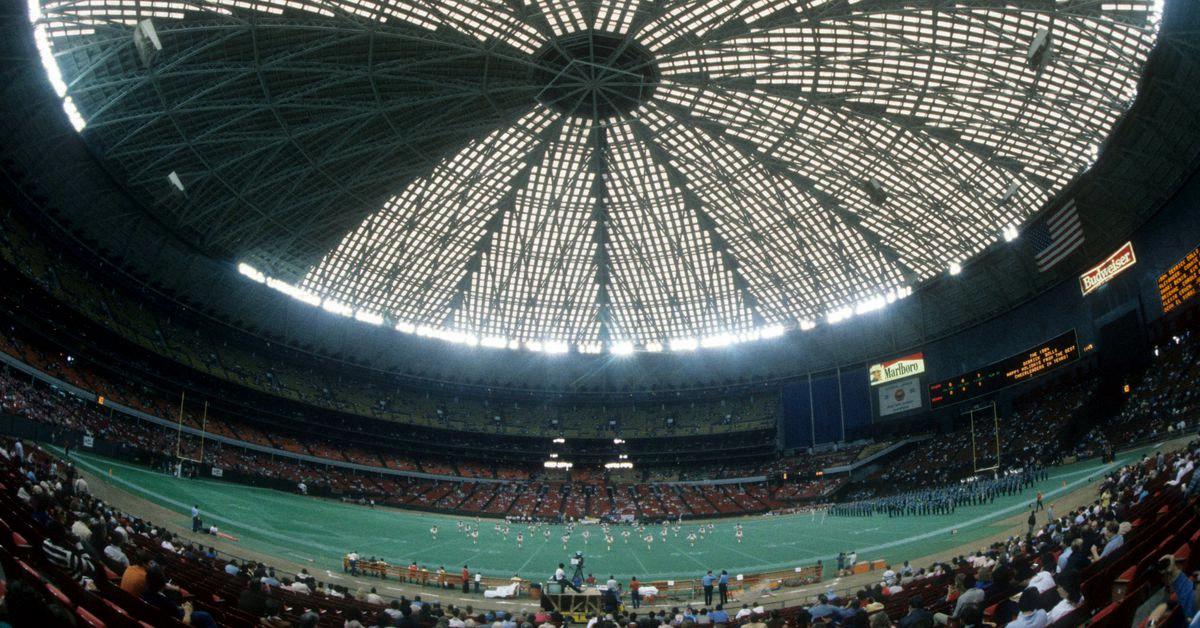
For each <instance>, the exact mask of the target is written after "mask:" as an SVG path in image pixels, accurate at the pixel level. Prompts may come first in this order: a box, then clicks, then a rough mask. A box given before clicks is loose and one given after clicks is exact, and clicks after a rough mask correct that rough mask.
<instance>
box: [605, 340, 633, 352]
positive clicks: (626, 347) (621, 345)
mask: <svg viewBox="0 0 1200 628" xmlns="http://www.w3.org/2000/svg"><path fill="white" fill-rule="evenodd" d="M608 350H609V351H610V352H612V354H613V355H633V343H632V342H629V341H627V340H623V341H620V342H614V343H612V346H611V347H609V349H608Z"/></svg>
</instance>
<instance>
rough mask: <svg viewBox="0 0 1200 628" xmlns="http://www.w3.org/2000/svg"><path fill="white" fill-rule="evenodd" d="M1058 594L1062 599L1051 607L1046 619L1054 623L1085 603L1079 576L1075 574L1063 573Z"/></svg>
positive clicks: (1060, 577)
mask: <svg viewBox="0 0 1200 628" xmlns="http://www.w3.org/2000/svg"><path fill="white" fill-rule="evenodd" d="M1058 595H1059V596H1061V597H1062V600H1060V601H1059V603H1058V604H1055V605H1054V608H1052V609H1050V613H1049V615H1047V617H1046V621H1047V622H1049V623H1051V624H1053V623H1054V622H1056V621H1058V620H1059V619H1062V618H1063V617H1064V616H1066V615H1067V614H1068V613H1070V612H1071V611H1073V610H1075V609H1076V608H1079V606H1080V605H1081V604H1083V595H1082V594H1081V593H1080V592H1079V578H1078V577H1076V576H1074V574H1063V575H1060V576H1059V577H1058Z"/></svg>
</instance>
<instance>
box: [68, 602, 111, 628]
mask: <svg viewBox="0 0 1200 628" xmlns="http://www.w3.org/2000/svg"><path fill="white" fill-rule="evenodd" d="M75 616H76V617H78V618H79V623H80V624H82V625H84V626H91V627H92V628H106V626H107V624H105V623H104V622H103V621H100V618H99V617H96V616H95V615H93V614H91V613H90V612H89V611H88V610H87V609H86V608H84V607H82V606H80V607H78V608H76V609H75Z"/></svg>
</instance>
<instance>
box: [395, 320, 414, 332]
mask: <svg viewBox="0 0 1200 628" xmlns="http://www.w3.org/2000/svg"><path fill="white" fill-rule="evenodd" d="M396 331H398V332H400V333H404V334H415V333H417V326H416V325H413V324H412V323H409V322H407V321H398V322H397V323H396Z"/></svg>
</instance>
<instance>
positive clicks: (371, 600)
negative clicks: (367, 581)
mask: <svg viewBox="0 0 1200 628" xmlns="http://www.w3.org/2000/svg"><path fill="white" fill-rule="evenodd" d="M383 603H384V602H383V597H381V596H380V595H379V593H377V592H376V591H375V587H371V592H370V593H368V594H367V604H378V605H380V606H383Z"/></svg>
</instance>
